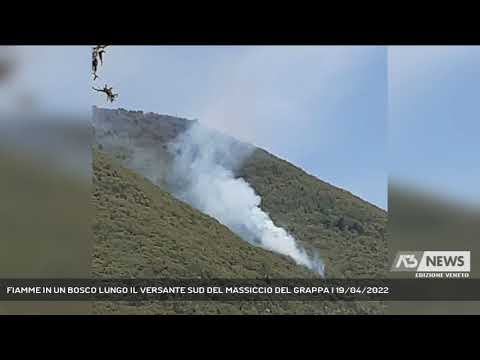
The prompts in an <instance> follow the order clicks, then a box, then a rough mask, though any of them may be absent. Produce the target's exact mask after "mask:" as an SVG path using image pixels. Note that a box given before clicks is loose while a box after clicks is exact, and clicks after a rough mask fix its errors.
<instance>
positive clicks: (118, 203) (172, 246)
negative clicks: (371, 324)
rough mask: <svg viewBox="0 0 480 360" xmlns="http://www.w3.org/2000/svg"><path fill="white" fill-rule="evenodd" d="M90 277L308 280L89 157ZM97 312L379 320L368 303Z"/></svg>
mask: <svg viewBox="0 0 480 360" xmlns="http://www.w3.org/2000/svg"><path fill="white" fill-rule="evenodd" d="M93 181H94V184H93V185H94V189H93V202H94V205H95V209H96V216H95V222H94V226H93V230H94V238H95V246H94V258H93V273H94V275H95V276H97V277H111V278H122V277H125V278H137V277H138V278H265V277H266V276H268V277H271V278H309V277H316V276H317V275H315V274H313V273H312V272H310V271H309V270H308V269H306V268H304V267H301V266H297V265H296V264H294V263H293V262H292V261H291V260H290V259H289V258H287V257H283V256H279V255H277V254H273V253H271V252H269V251H266V250H263V249H260V248H258V247H254V246H252V245H250V244H248V243H246V242H245V241H243V240H241V239H240V238H238V237H237V236H236V235H234V234H233V233H232V232H230V230H229V229H227V228H226V227H224V226H223V225H221V224H220V223H218V222H217V221H216V220H215V219H213V218H211V217H209V216H207V215H204V214H202V213H200V212H199V211H197V210H195V209H193V208H191V207H190V206H189V205H187V204H184V203H182V202H180V201H178V200H177V199H175V198H174V197H172V196H171V195H169V194H168V193H166V192H164V191H162V190H161V189H160V188H158V187H157V186H154V185H153V184H151V183H150V182H149V181H147V180H146V179H144V178H143V177H141V176H140V175H138V174H136V173H133V172H131V171H130V170H127V169H125V168H123V167H122V166H120V165H119V164H118V163H116V162H115V161H113V160H111V159H110V158H109V157H108V156H107V155H105V154H103V153H101V152H99V151H97V150H95V151H94V174H93ZM94 311H95V312H96V313H121V314H127V313H135V314H139V313H140V314H148V313H155V314H169V313H172V314H194V313H201V314H335V313H378V312H381V311H382V307H381V306H379V305H378V304H373V303H364V304H360V303H328V302H230V303H220V302H208V303H207V302H176V303H167V302H148V303H126V302H121V303H120V302H115V303H111V302H98V303H96V304H95V306H94Z"/></svg>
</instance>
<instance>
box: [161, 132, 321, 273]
mask: <svg viewBox="0 0 480 360" xmlns="http://www.w3.org/2000/svg"><path fill="white" fill-rule="evenodd" d="M168 149H169V151H170V152H171V153H172V155H173V156H174V162H173V166H172V169H171V170H170V174H169V180H168V182H169V187H170V189H171V191H172V192H173V193H174V194H175V195H176V196H177V197H178V198H180V199H181V200H183V201H185V202H187V203H189V204H190V205H192V206H193V207H195V208H197V209H199V210H200V211H202V212H204V213H206V214H208V215H210V216H212V217H214V218H215V219H217V220H218V221H220V222H221V223H222V224H224V225H225V226H227V227H228V228H229V229H230V230H232V231H233V232H234V233H236V234H237V235H239V236H240V237H241V238H242V239H244V240H246V241H248V242H250V243H252V244H254V245H257V246H260V247H262V248H264V249H267V250H270V251H273V252H276V253H279V254H283V255H287V256H290V257H291V258H292V259H293V260H294V261H295V262H296V263H297V264H299V265H304V266H306V267H308V268H309V269H311V270H313V271H315V272H317V273H319V274H321V275H322V276H323V274H324V267H323V264H322V262H321V261H320V260H319V259H318V257H316V256H315V257H314V258H312V257H310V256H309V255H308V254H307V252H306V251H305V249H303V248H302V247H301V246H299V245H298V244H297V242H296V241H295V238H294V237H293V236H291V235H290V234H288V233H287V231H285V230H284V229H282V228H281V227H278V226H275V224H274V223H273V221H272V220H271V219H270V217H269V215H268V214H266V213H265V212H264V211H263V210H262V209H261V208H260V202H261V198H260V196H259V195H257V194H256V193H255V191H254V190H253V188H252V187H251V186H250V185H249V184H248V183H247V182H246V181H245V180H244V179H242V178H236V177H235V175H234V172H233V170H234V169H236V168H237V167H238V166H239V165H241V162H242V161H243V160H244V159H245V158H246V157H247V156H248V155H249V154H251V152H252V151H253V150H254V148H253V147H252V146H249V145H246V144H242V143H239V142H238V141H235V140H234V139H232V138H229V137H228V136H225V135H223V134H220V133H218V132H215V131H213V130H210V129H208V128H206V127H202V126H200V125H198V123H196V124H194V125H192V126H191V127H190V128H189V129H188V130H187V131H186V132H184V133H182V134H181V135H179V136H178V137H177V139H176V140H175V141H174V142H173V143H171V144H170V145H169V148H168Z"/></svg>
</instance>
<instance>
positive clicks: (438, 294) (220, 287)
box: [0, 279, 480, 301]
mask: <svg viewBox="0 0 480 360" xmlns="http://www.w3.org/2000/svg"><path fill="white" fill-rule="evenodd" d="M69 300H71V301H181V300H184V301H187V300H188V301H196V300H198V301H272V300H290V301H293V300H317V301H476V300H478V301H480V279H479V280H476V279H394V280H386V279H378V280H377V279H362V280H344V279H340V280H336V279H335V280H333V279H328V280H321V279H314V280H312V279H308V280H307V279H283V280H278V279H275V280H273V279H263V280H223V279H219V280H178V279H177V280H170V279H3V280H0V301H69Z"/></svg>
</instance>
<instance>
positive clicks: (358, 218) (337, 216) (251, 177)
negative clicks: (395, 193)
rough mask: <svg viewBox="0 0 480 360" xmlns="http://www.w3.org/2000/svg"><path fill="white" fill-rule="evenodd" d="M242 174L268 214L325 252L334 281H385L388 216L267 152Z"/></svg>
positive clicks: (257, 153)
mask: <svg viewBox="0 0 480 360" xmlns="http://www.w3.org/2000/svg"><path fill="white" fill-rule="evenodd" d="M237 175H238V176H240V177H243V178H245V180H246V181H247V182H248V183H250V184H251V185H252V186H253V187H254V188H255V191H256V192H257V193H258V194H259V195H260V196H261V197H262V204H261V207H262V209H263V210H265V211H266V212H267V213H269V214H270V216H271V217H272V220H273V221H274V222H275V223H276V224H278V225H279V226H282V227H284V228H286V229H287V230H288V231H289V232H290V233H292V234H294V235H295V238H296V239H297V240H299V241H300V242H301V243H302V245H304V246H305V247H307V248H313V249H317V250H318V251H319V252H320V254H321V256H322V258H323V260H324V261H325V263H326V269H327V274H326V275H327V276H328V277H330V278H341V277H347V278H354V277H356V278H362V277H363V278H375V277H382V276H384V274H385V272H386V270H387V266H388V265H387V264H388V248H387V243H386V238H385V228H386V223H387V214H386V212H385V211H383V210H381V209H379V208H377V207H375V206H374V205H371V204H369V203H367V202H366V201H363V200H362V199H360V198H358V197H356V196H354V195H352V194H350V193H349V192H347V191H345V190H342V189H339V188H337V187H334V186H332V185H330V184H327V183H325V182H323V181H321V180H319V179H317V178H315V177H313V176H311V175H308V174H307V173H305V172H304V171H303V170H301V169H299V168H297V167H295V166H293V165H292V164H290V163H288V162H287V161H284V160H281V159H279V158H277V157H275V156H273V155H271V154H269V153H268V152H266V151H264V150H261V149H257V150H256V151H255V152H254V153H253V154H252V155H251V156H250V157H248V158H247V159H246V161H245V162H244V164H243V165H242V167H241V168H240V169H239V170H238V172H237Z"/></svg>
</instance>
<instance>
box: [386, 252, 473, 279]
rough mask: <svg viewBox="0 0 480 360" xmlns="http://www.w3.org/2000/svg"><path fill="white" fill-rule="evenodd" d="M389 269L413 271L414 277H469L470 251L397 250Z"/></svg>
mask: <svg viewBox="0 0 480 360" xmlns="http://www.w3.org/2000/svg"><path fill="white" fill-rule="evenodd" d="M391 271H406V272H415V273H416V274H415V277H437V278H442V277H446V278H452V277H458V278H465V277H469V273H470V251H399V252H398V253H397V255H396V256H395V259H394V261H393V264H392V268H391Z"/></svg>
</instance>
